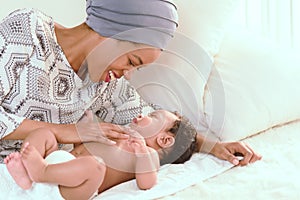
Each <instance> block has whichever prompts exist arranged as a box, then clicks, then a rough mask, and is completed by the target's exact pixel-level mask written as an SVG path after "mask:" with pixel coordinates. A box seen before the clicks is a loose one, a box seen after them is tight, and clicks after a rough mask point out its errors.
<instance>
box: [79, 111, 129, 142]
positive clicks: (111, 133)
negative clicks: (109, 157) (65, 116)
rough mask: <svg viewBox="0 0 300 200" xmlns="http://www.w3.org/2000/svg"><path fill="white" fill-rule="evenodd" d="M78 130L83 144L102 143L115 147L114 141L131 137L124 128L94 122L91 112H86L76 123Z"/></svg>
mask: <svg viewBox="0 0 300 200" xmlns="http://www.w3.org/2000/svg"><path fill="white" fill-rule="evenodd" d="M76 130H77V133H78V134H79V137H80V139H81V142H101V143H105V144H110V145H113V144H115V143H116V142H115V141H113V140H112V139H127V138H128V137H129V135H128V134H127V133H126V132H125V128H124V127H123V126H120V125H116V124H112V123H105V122H98V121H97V120H94V117H93V113H92V112H91V111H86V113H85V115H84V116H83V118H82V119H81V120H79V122H77V123H76Z"/></svg>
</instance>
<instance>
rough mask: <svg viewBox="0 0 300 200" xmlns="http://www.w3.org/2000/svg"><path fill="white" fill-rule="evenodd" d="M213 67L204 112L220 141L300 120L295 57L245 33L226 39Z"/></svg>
mask: <svg viewBox="0 0 300 200" xmlns="http://www.w3.org/2000/svg"><path fill="white" fill-rule="evenodd" d="M214 66H215V69H214V70H213V72H212V74H211V76H210V78H209V81H208V89H207V90H206V95H205V105H204V110H205V116H206V120H207V121H208V124H211V129H212V130H213V131H214V132H215V133H216V134H217V135H218V137H220V138H221V139H222V140H237V139H242V138H245V137H247V136H250V135H253V134H255V133H258V132H260V131H263V130H265V129H268V128H270V127H272V126H275V125H278V124H282V123H286V122H289V121H293V120H296V119H300V92H299V86H300V59H299V56H298V55H296V53H295V52H294V53H293V52H291V51H287V50H285V49H280V48H276V47H275V46H273V45H270V44H268V43H266V42H265V41H262V40H260V39H258V38H256V39H255V38H254V37H253V36H251V35H250V34H246V33H244V32H243V33H235V34H228V37H226V38H225V39H224V41H223V44H222V48H221V50H220V53H219V54H218V55H217V56H216V57H215V63H214ZM219 78H221V81H220V79H219ZM220 83H221V84H220ZM220 86H222V87H223V89H222V87H220ZM222 106H224V108H222ZM220 108H221V109H220Z"/></svg>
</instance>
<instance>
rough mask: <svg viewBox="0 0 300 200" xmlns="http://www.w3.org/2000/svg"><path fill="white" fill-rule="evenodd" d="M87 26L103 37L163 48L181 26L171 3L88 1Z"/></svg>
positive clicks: (168, 0)
mask: <svg viewBox="0 0 300 200" xmlns="http://www.w3.org/2000/svg"><path fill="white" fill-rule="evenodd" d="M86 3H87V5H86V12H87V19H86V24H87V25H88V26H89V27H91V28H92V29H93V30H94V31H96V32H97V33H99V34H100V35H102V36H104V37H110V38H114V39H118V40H125V41H131V42H135V43H142V44H147V45H150V46H154V47H157V48H161V49H164V48H165V47H166V45H167V42H168V41H169V40H170V39H171V38H172V37H173V34H174V32H175V30H176V27H177V26H178V24H177V21H178V15H177V9H176V6H175V5H174V4H173V3H172V1H171V0H87V1H86Z"/></svg>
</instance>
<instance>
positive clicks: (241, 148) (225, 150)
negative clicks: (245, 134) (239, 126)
mask: <svg viewBox="0 0 300 200" xmlns="http://www.w3.org/2000/svg"><path fill="white" fill-rule="evenodd" d="M197 142H198V147H199V149H198V151H199V152H203V153H210V154H212V155H214V156H216V157H217V158H220V159H222V160H227V161H229V162H230V163H232V164H234V165H241V166H244V165H247V164H249V163H253V162H256V161H257V160H260V159H261V158H262V156H261V155H259V154H258V153H256V152H255V151H254V150H253V149H252V148H251V147H250V146H249V145H248V144H246V143H244V142H240V141H239V142H220V141H212V140H206V139H205V138H204V137H203V136H202V135H201V134H198V135H197ZM237 155H240V156H243V157H244V158H243V159H242V160H241V161H239V159H238V158H237V157H236V156H237Z"/></svg>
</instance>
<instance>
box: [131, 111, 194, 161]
mask: <svg viewBox="0 0 300 200" xmlns="http://www.w3.org/2000/svg"><path fill="white" fill-rule="evenodd" d="M130 127H131V128H132V129H134V130H136V131H138V132H139V133H140V134H141V135H142V136H143V137H144V138H145V141H146V143H147V145H148V146H150V147H152V148H153V149H155V150H157V151H158V153H159V155H160V163H161V165H164V164H167V163H174V164H179V163H184V162H185V161H187V160H189V159H190V157H191V156H192V154H193V153H194V152H196V151H197V139H196V137H197V131H196V129H195V128H194V127H193V125H192V124H191V123H190V122H189V120H188V119H187V118H185V117H183V116H179V115H178V114H177V113H172V112H169V111H166V110H157V111H154V112H152V113H150V114H149V115H147V116H139V117H137V118H135V119H134V120H133V122H132V123H131V124H130Z"/></svg>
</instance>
